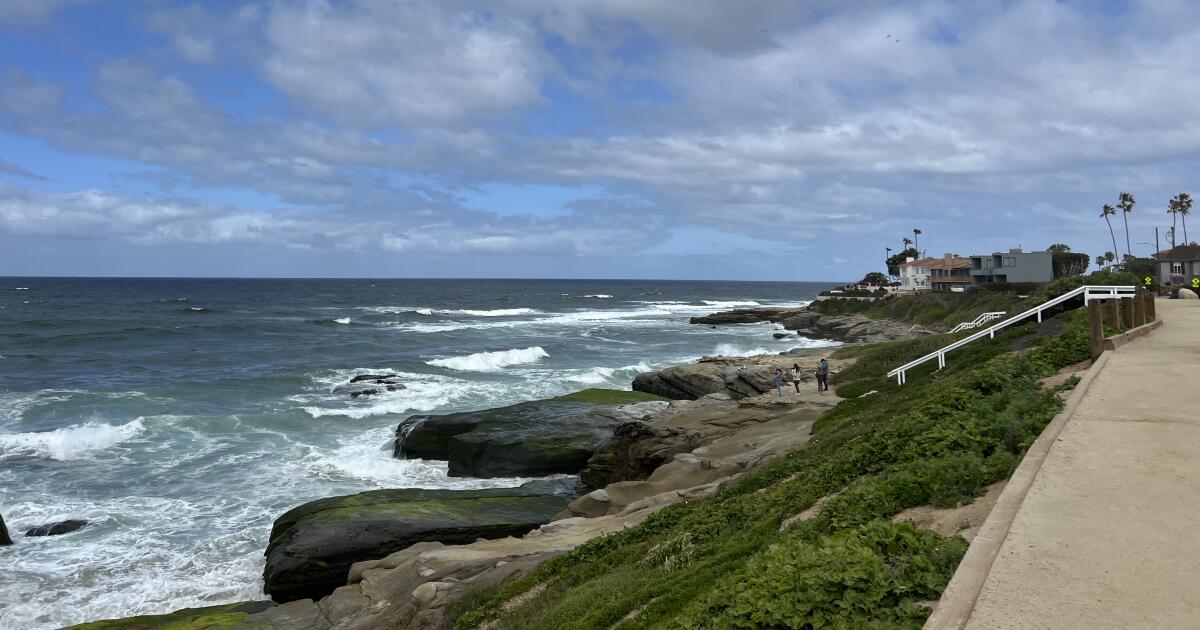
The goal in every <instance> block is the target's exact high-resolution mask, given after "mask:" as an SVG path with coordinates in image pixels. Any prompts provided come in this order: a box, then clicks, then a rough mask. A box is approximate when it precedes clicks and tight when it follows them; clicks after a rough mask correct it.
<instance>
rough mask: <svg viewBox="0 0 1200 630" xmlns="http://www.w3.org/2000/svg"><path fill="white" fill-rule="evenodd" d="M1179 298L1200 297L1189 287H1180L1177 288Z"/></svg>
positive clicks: (1192, 298) (1191, 298) (1190, 298)
mask: <svg viewBox="0 0 1200 630" xmlns="http://www.w3.org/2000/svg"><path fill="white" fill-rule="evenodd" d="M1179 299H1181V300H1195V299H1200V296H1197V295H1196V292H1195V291H1193V290H1191V289H1180V290H1179Z"/></svg>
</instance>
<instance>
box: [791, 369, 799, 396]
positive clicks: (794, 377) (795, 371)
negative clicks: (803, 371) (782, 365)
mask: <svg viewBox="0 0 1200 630" xmlns="http://www.w3.org/2000/svg"><path fill="white" fill-rule="evenodd" d="M792 385H795V386H796V393H797V394H799V393H800V364H799V363H793V364H792Z"/></svg>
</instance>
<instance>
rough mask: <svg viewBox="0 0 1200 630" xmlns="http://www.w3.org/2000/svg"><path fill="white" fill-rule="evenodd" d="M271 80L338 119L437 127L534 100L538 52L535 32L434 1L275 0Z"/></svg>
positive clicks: (541, 65)
mask: <svg viewBox="0 0 1200 630" xmlns="http://www.w3.org/2000/svg"><path fill="white" fill-rule="evenodd" d="M265 35H266V39H267V41H268V43H269V44H270V47H271V52H270V54H269V55H268V57H267V59H266V60H265V62H264V64H263V69H264V74H265V76H266V78H267V80H269V81H270V82H271V83H272V84H273V85H274V86H276V87H277V88H279V89H280V90H282V91H283V92H284V93H286V94H288V95H289V96H291V97H292V98H293V99H295V100H296V101H297V102H299V103H303V104H305V105H307V106H309V107H311V108H312V109H313V110H315V111H316V112H318V113H320V114H323V115H326V116H328V117H330V118H332V119H334V120H337V121H339V122H341V123H343V124H349V125H352V126H358V125H386V124H389V123H399V124H405V125H408V124H434V125H442V124H447V123H453V122H457V121H461V120H464V119H471V118H475V117H480V116H485V117H490V116H494V115H496V114H499V113H503V112H505V111H509V110H513V109H517V108H522V107H528V106H532V105H537V104H539V103H541V102H542V97H541V94H540V89H541V82H542V78H543V76H544V74H545V72H546V69H547V63H548V62H547V58H546V56H545V55H544V53H543V52H542V50H541V47H540V46H539V45H538V41H537V39H536V37H535V35H536V34H535V32H534V30H533V29H532V28H531V27H529V26H528V25H526V24H523V23H522V22H520V21H517V20H512V19H508V18H506V17H503V16H499V15H495V14H490V13H487V12H484V11H469V10H460V11H455V10H452V9H449V8H447V7H445V6H443V5H442V4H440V3H430V2H406V3H398V2H382V1H369V0H360V1H357V2H347V3H336V4H335V3H329V2H320V1H318V2H310V3H307V4H290V5H289V4H276V5H273V6H272V8H271V10H270V11H269V13H268V14H267V16H266V23H265Z"/></svg>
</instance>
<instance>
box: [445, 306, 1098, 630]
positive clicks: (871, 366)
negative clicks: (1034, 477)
mask: <svg viewBox="0 0 1200 630" xmlns="http://www.w3.org/2000/svg"><path fill="white" fill-rule="evenodd" d="M976 306H978V304H976ZM1060 325H1061V330H1062V332H1061V333H1060V334H1057V335H1054V336H1044V337H1039V336H1038V335H1037V334H1035V333H1036V332H1037V330H1036V328H1035V327H1034V326H1033V325H1026V326H1019V327H1013V328H1011V329H1009V330H1007V331H1006V332H1005V333H1004V334H1002V335H998V336H997V338H996V339H994V340H988V341H981V342H979V343H977V344H972V345H969V346H967V347H964V348H963V349H961V350H960V351H958V352H956V353H955V354H954V355H953V357H952V359H951V361H950V362H949V364H948V365H947V368H946V369H944V370H942V371H940V372H937V373H934V372H933V369H932V367H930V368H929V369H928V370H927V371H926V370H920V369H919V370H914V371H913V372H911V373H910V374H909V382H908V384H907V385H905V386H904V387H896V386H894V385H887V383H888V381H886V379H883V378H882V377H883V375H884V374H885V373H886V371H887V370H888V369H891V368H892V367H895V365H897V363H896V360H897V359H901V358H903V357H910V358H911V357H912V356H919V355H920V354H923V353H924V352H927V351H928V350H927V349H926V346H925V344H927V343H934V342H933V341H927V340H924V339H921V340H914V341H911V342H899V343H893V344H878V345H874V346H864V347H859V348H853V349H845V350H843V351H841V352H845V353H848V354H851V355H853V356H856V357H857V358H858V362H857V363H856V365H855V366H854V368H852V369H848V370H846V371H845V372H843V373H842V374H840V375H838V378H837V385H838V387H839V393H840V392H841V391H842V388H844V387H848V388H850V390H848V391H853V390H854V388H858V389H859V390H862V391H861V392H860V393H865V391H869V390H868V389H866V388H868V387H869V388H870V389H874V390H876V393H875V394H873V395H871V396H865V397H860V398H853V399H850V400H846V401H843V402H841V403H840V404H838V405H837V406H836V407H834V408H833V409H831V410H829V411H828V412H826V413H825V414H824V415H823V416H822V417H821V419H820V420H819V421H818V423H817V425H816V427H815V428H814V436H813V438H812V440H810V442H809V443H808V444H807V445H805V446H804V447H802V448H800V449H798V450H797V451H794V452H792V453H790V454H788V455H786V456H784V457H781V458H778V459H776V460H774V461H771V462H768V463H767V464H764V465H763V466H761V467H759V468H757V469H754V470H752V471H750V472H748V473H746V474H745V475H744V476H743V477H741V478H740V479H739V480H738V481H737V482H736V483H734V484H731V485H730V486H729V487H726V488H724V489H723V490H721V491H720V492H718V493H717V494H716V495H715V496H713V497H711V498H709V499H706V500H703V501H696V502H689V503H681V504H676V505H673V506H670V507H668V508H666V509H664V510H662V511H660V512H658V513H656V514H654V515H652V516H650V517H649V518H648V519H647V520H646V521H645V522H643V523H642V524H641V525H639V526H637V527H634V528H631V529H628V530H625V531H622V532H618V533H615V534H610V535H607V536H604V537H601V538H598V539H595V540H592V541H590V542H589V543H587V544H584V545H582V546H580V547H578V548H576V549H575V550H574V551H572V552H569V553H567V554H564V555H562V556H559V557H557V558H555V559H553V560H551V561H549V562H547V563H545V564H543V565H542V566H541V567H540V568H538V569H537V570H536V571H534V572H533V573H532V574H531V575H529V576H527V577H526V578H524V579H521V580H517V581H514V582H511V583H508V584H506V585H504V586H502V587H500V588H499V589H497V590H495V591H493V592H485V593H480V594H476V595H474V596H472V598H471V599H470V600H469V601H468V603H466V604H464V605H461V606H457V607H455V608H454V610H453V611H452V616H453V619H454V627H455V628H475V627H477V626H478V625H480V624H481V623H484V622H491V623H493V624H494V625H493V626H491V627H495V628H564V629H570V628H580V629H582V628H606V627H615V628H622V629H629V628H681V627H682V628H761V627H824V626H826V625H828V626H831V627H846V628H859V627H899V628H918V627H920V626H921V624H922V623H923V621H924V619H925V617H926V616H927V615H928V612H929V611H928V609H926V608H923V607H921V606H919V605H918V602H920V601H924V600H930V599H937V597H938V596H939V595H940V593H941V590H942V589H943V588H945V585H946V583H947V582H948V580H949V579H950V576H951V575H952V574H953V571H954V568H955V567H956V566H957V563H958V561H959V560H960V559H961V557H962V554H963V553H964V550H965V547H966V545H965V543H964V542H963V541H962V540H961V539H958V538H943V537H940V536H938V535H936V534H932V533H930V532H925V531H920V530H916V529H914V528H913V527H911V526H909V525H900V524H893V523H891V522H890V520H889V519H890V517H891V516H893V515H894V514H896V513H897V512H899V511H901V510H903V509H906V508H908V507H914V506H918V505H938V506H953V505H956V504H960V503H964V502H970V501H971V500H973V498H974V497H975V496H977V495H979V494H980V493H981V492H982V491H983V488H985V487H986V486H987V485H989V484H991V483H994V482H996V481H1000V480H1003V479H1005V478H1007V477H1008V476H1009V475H1010V474H1011V472H1012V470H1013V468H1014V467H1015V466H1016V464H1017V462H1018V461H1019V460H1020V457H1021V456H1022V454H1023V453H1024V450H1025V449H1026V448H1028V446H1029V444H1031V443H1032V442H1033V440H1034V439H1035V438H1036V436H1037V435H1038V434H1039V433H1040V432H1041V430H1042V428H1043V427H1044V426H1045V425H1046V423H1047V422H1049V420H1050V419H1051V418H1052V417H1053V416H1054V414H1055V413H1057V411H1058V410H1059V408H1060V407H1061V402H1060V400H1059V399H1058V397H1057V396H1056V395H1055V394H1054V393H1052V392H1046V391H1043V390H1042V389H1041V386H1040V383H1039V379H1040V378H1042V377H1044V376H1046V375H1048V374H1051V373H1053V372H1054V371H1056V370H1057V369H1058V368H1060V367H1063V366H1066V365H1070V364H1072V363H1075V362H1077V361H1079V360H1081V359H1082V358H1086V357H1087V355H1088V344H1087V330H1086V326H1085V325H1084V324H1083V321H1082V319H1081V318H1080V317H1078V315H1076V314H1067V315H1064V316H1062V318H1061V321H1060ZM942 342H943V343H944V339H943V340H942ZM1018 346H1021V347H1027V349H1026V350H1024V351H1022V352H1019V353H1013V352H1010V350H1011V349H1012V348H1013V347H1018ZM834 493H838V494H836V496H834V497H832V498H830V499H829V500H828V501H827V502H826V503H825V504H824V506H823V508H822V510H821V511H820V513H819V515H818V516H816V517H815V518H813V519H811V520H808V521H803V522H800V523H797V524H794V525H792V526H790V527H787V528H785V529H783V530H782V531H781V530H780V525H781V523H783V521H784V520H785V519H787V518H788V517H790V516H792V515H795V514H798V513H799V512H801V511H803V510H805V509H806V508H808V507H810V506H812V505H813V504H814V503H815V502H816V501H817V500H819V499H821V498H822V497H826V496H828V495H833V494H834ZM534 587H539V589H540V591H538V592H536V594H534V595H533V596H531V597H528V598H524V599H523V601H522V603H520V605H517V606H510V607H508V608H505V607H504V606H503V604H504V603H505V602H508V601H510V600H511V599H512V598H513V597H515V596H517V595H521V594H523V593H527V592H531V589H534Z"/></svg>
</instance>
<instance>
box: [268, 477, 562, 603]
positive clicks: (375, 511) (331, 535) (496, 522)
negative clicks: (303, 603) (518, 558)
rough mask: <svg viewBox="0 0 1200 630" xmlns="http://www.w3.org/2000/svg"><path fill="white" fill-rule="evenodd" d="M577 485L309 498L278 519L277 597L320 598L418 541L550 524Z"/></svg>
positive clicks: (271, 564) (272, 582)
mask: <svg viewBox="0 0 1200 630" xmlns="http://www.w3.org/2000/svg"><path fill="white" fill-rule="evenodd" d="M568 488H573V484H548V483H546V482H532V483H530V484H526V485H525V486H522V487H520V488H501V489H491V490H419V489H402V490H374V491H370V492H363V493H360V494H356V495H351V496H341V497H331V498H327V499H320V500H318V501H312V502H310V503H306V504H304V505H301V506H299V507H297V508H294V509H292V510H290V511H288V512H287V513H285V514H284V515H283V516H280V517H279V518H278V519H276V521H275V524H274V526H273V527H272V529H271V537H270V542H269V544H268V545H267V550H266V567H265V568H264V570H263V581H264V590H265V592H266V593H267V594H268V595H270V596H271V598H272V599H273V600H275V601H277V602H289V601H293V600H298V599H305V598H312V599H318V598H320V597H322V596H324V595H328V594H329V593H331V592H332V591H333V590H334V589H335V588H337V587H339V586H342V585H344V584H346V575H347V571H348V570H349V569H350V565H352V564H353V563H355V562H359V561H363V560H371V559H375V558H382V557H384V556H387V555H388V554H391V553H394V552H397V551H400V550H402V549H405V548H406V547H409V546H410V545H413V544H415V543H418V542H423V541H438V542H442V543H446V544H466V543H470V542H472V541H474V540H476V539H480V538H485V539H491V538H504V537H507V536H520V535H522V534H524V533H526V532H528V531H530V530H532V529H534V528H535V527H537V526H539V525H541V524H543V523H546V522H548V521H549V520H550V518H551V517H552V516H553V515H554V514H555V513H556V512H558V511H560V510H562V509H563V508H564V507H565V506H566V504H567V502H568V501H569V499H570V496H571V495H570V494H568V492H569V490H568Z"/></svg>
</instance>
